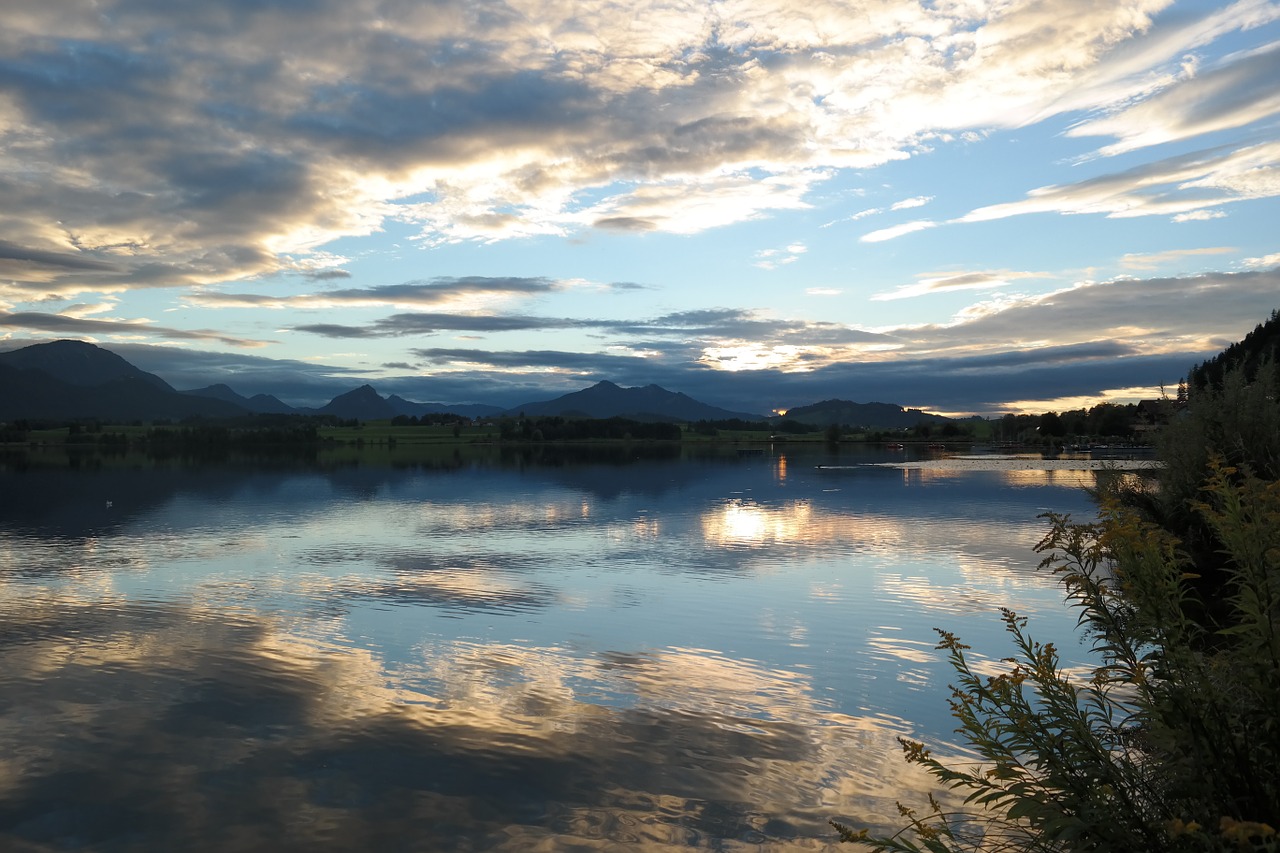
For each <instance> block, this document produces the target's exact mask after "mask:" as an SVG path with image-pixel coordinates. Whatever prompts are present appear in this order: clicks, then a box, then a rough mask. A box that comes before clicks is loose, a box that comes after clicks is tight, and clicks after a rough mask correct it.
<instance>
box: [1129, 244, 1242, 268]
mask: <svg viewBox="0 0 1280 853" xmlns="http://www.w3.org/2000/svg"><path fill="white" fill-rule="evenodd" d="M1234 251H1236V250H1235V249H1234V248H1232V247H1231V246H1208V247H1205V248H1202V249H1170V250H1169V251H1167V252H1155V253H1151V254H1137V253H1131V254H1127V255H1125V256H1123V257H1122V258H1120V266H1122V267H1124V268H1125V269H1129V270H1154V269H1159V268H1160V267H1162V266H1165V265H1166V264H1170V263H1176V262H1178V261H1181V260H1183V259H1184V258H1196V257H1203V256H1205V255H1227V254H1230V253H1232V252H1234Z"/></svg>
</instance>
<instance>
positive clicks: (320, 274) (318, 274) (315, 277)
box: [302, 270, 351, 281]
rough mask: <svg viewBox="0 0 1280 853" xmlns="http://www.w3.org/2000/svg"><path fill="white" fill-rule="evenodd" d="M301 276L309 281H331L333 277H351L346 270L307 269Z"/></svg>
mask: <svg viewBox="0 0 1280 853" xmlns="http://www.w3.org/2000/svg"><path fill="white" fill-rule="evenodd" d="M302 277H303V278H305V279H308V280H310V281H332V280H334V279H341V278H351V273H349V272H347V271H346V270H309V271H307V272H304V273H302Z"/></svg>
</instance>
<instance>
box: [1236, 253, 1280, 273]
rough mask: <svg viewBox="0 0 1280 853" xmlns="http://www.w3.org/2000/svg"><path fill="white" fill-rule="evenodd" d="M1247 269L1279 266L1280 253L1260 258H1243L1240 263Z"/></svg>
mask: <svg viewBox="0 0 1280 853" xmlns="http://www.w3.org/2000/svg"><path fill="white" fill-rule="evenodd" d="M1241 263H1242V264H1243V265H1244V266H1245V267H1246V268H1248V269H1265V268H1266V267H1275V266H1280V252H1273V253H1271V254H1270V255H1264V256H1263V257H1261V258H1245V259H1244V260H1243V261H1242V262H1241Z"/></svg>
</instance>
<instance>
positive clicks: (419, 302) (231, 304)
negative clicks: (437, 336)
mask: <svg viewBox="0 0 1280 853" xmlns="http://www.w3.org/2000/svg"><path fill="white" fill-rule="evenodd" d="M570 286H572V284H571V283H568V282H561V281H553V280H551V279H546V278H486V277H482V276H466V277H462V278H437V279H432V280H431V281H426V282H406V283H404V284H387V285H380V286H376V287H362V288H345V289H340V290H327V291H321V292H318V293H304V294H296V295H292V296H272V295H269V294H256V293H228V292H225V291H221V290H195V291H192V292H191V293H189V294H187V295H186V296H185V297H184V300H185V301H186V302H188V303H191V304H192V305H198V306H200V307H202V308H267V309H276V310H280V309H286V308H288V309H294V308H338V307H377V306H394V307H404V308H416V307H449V306H455V307H459V308H478V307H481V306H485V305H490V304H493V303H494V302H495V301H505V300H508V299H512V298H520V297H531V296H541V295H544V294H548V293H555V292H559V291H562V290H565V289H567V288H569V287H570Z"/></svg>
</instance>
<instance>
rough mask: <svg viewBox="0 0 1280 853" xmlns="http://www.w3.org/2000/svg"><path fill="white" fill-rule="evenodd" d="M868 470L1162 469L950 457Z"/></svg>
mask: <svg viewBox="0 0 1280 853" xmlns="http://www.w3.org/2000/svg"><path fill="white" fill-rule="evenodd" d="M867 465H868V467H876V468H901V469H903V470H916V469H929V470H935V471H1151V470H1155V469H1158V468H1161V467H1163V463H1161V462H1158V461H1156V460H1154V459H1034V458H1027V457H990V456H986V457H983V456H952V457H948V458H944V459H920V460H917V461H914V462H869V463H867Z"/></svg>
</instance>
